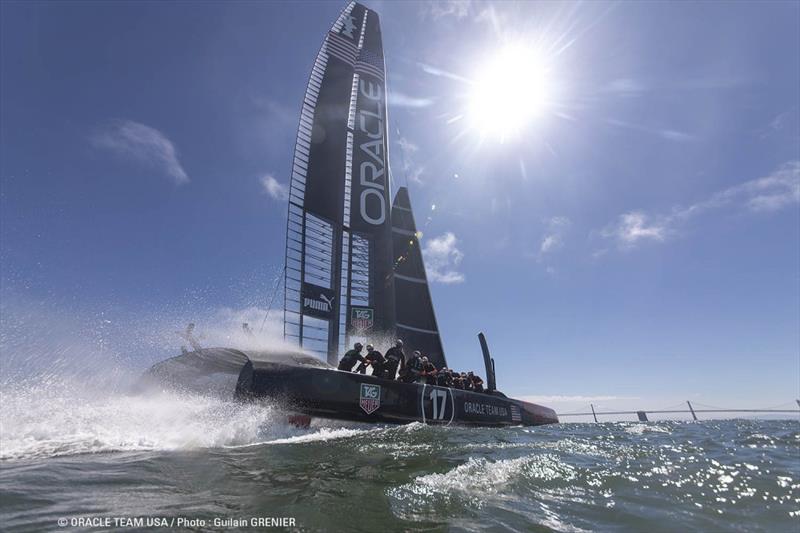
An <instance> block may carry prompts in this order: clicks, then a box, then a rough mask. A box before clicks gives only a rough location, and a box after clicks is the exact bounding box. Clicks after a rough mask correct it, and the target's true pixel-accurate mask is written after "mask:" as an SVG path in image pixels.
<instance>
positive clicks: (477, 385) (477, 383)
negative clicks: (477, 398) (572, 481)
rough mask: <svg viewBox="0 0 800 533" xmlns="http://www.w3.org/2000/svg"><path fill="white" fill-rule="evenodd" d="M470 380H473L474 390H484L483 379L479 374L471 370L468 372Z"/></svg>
mask: <svg viewBox="0 0 800 533" xmlns="http://www.w3.org/2000/svg"><path fill="white" fill-rule="evenodd" d="M468 377H469V380H470V382H472V390H474V391H475V392H483V380H482V379H481V377H480V376H477V375H475V374H473V373H472V372H470V373H469V374H468Z"/></svg>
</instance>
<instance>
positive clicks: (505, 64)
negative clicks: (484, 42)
mask: <svg viewBox="0 0 800 533" xmlns="http://www.w3.org/2000/svg"><path fill="white" fill-rule="evenodd" d="M550 93H551V79H550V69H549V67H548V65H547V62H546V61H545V60H544V58H543V57H542V55H541V54H539V53H537V52H536V50H534V49H532V48H528V47H526V46H524V45H508V46H505V47H504V48H502V49H500V50H499V51H497V52H496V53H494V54H492V55H491V56H490V57H489V58H488V59H487V60H486V61H485V62H484V63H483V64H482V65H481V66H480V67H479V68H478V70H477V73H476V75H475V76H474V78H473V80H472V90H471V92H470V95H469V112H468V116H469V119H470V122H471V124H470V125H471V127H472V128H473V129H475V130H477V131H478V132H479V133H480V135H481V136H482V137H486V136H490V137H495V138H497V139H499V140H500V141H501V142H502V141H505V140H507V139H509V138H512V137H515V136H518V135H520V134H521V133H522V132H523V130H525V129H526V128H527V127H528V126H529V125H530V124H531V122H533V121H534V120H535V119H537V118H538V117H541V116H542V114H543V113H544V111H546V109H547V107H548V103H549V100H550V98H551V94H550Z"/></svg>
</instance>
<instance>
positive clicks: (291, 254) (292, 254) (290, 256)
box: [286, 247, 303, 262]
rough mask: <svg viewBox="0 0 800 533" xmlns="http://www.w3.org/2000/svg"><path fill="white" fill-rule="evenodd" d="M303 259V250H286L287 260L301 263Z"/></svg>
mask: <svg viewBox="0 0 800 533" xmlns="http://www.w3.org/2000/svg"><path fill="white" fill-rule="evenodd" d="M302 258H303V252H302V251H301V250H295V249H294V248H289V247H287V248H286V259H287V260H289V261H297V262H299V261H300V260H301V259H302Z"/></svg>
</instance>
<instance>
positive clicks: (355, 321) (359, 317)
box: [350, 307, 374, 331]
mask: <svg viewBox="0 0 800 533" xmlns="http://www.w3.org/2000/svg"><path fill="white" fill-rule="evenodd" d="M373 316H374V315H373V312H372V309H370V308H369V307H352V308H351V309H350V324H351V325H352V326H353V328H354V329H355V330H356V331H366V330H368V329H370V328H372V325H373V324H374V319H373Z"/></svg>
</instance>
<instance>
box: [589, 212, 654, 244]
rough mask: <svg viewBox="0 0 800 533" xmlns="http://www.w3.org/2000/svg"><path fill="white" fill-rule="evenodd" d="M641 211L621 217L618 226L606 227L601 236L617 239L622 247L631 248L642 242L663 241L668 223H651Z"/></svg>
mask: <svg viewBox="0 0 800 533" xmlns="http://www.w3.org/2000/svg"><path fill="white" fill-rule="evenodd" d="M649 219H650V217H648V215H646V214H645V213H643V212H641V211H631V212H630V213H624V214H622V215H620V216H619V220H618V221H617V223H616V224H613V225H610V226H607V227H605V228H604V229H603V230H602V231H601V232H600V234H601V235H602V236H603V237H606V238H614V239H616V240H617V241H618V242H619V243H620V245H621V246H623V247H630V246H633V245H635V244H636V243H638V242H639V241H641V240H654V241H663V240H664V239H665V238H666V236H667V234H668V232H669V227H668V221H665V220H662V221H650V220H649Z"/></svg>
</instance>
